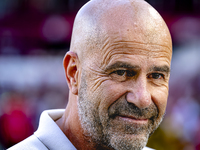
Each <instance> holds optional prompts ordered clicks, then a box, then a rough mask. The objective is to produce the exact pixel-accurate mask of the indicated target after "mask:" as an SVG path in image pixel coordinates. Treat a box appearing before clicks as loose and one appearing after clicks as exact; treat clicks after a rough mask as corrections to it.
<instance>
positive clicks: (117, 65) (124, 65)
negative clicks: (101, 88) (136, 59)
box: [105, 61, 170, 74]
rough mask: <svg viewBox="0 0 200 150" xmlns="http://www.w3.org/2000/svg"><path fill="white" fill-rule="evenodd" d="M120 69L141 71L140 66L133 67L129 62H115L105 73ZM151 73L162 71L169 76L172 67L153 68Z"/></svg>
mask: <svg viewBox="0 0 200 150" xmlns="http://www.w3.org/2000/svg"><path fill="white" fill-rule="evenodd" d="M118 68H127V69H137V70H139V69H140V66H138V65H131V64H129V63H127V62H121V61H117V62H115V63H114V64H112V65H110V66H107V67H106V69H105V71H106V72H107V71H109V70H115V69H118ZM149 71H160V72H165V73H167V74H169V73H170V67H169V66H167V65H164V66H153V67H151V68H150V69H149Z"/></svg>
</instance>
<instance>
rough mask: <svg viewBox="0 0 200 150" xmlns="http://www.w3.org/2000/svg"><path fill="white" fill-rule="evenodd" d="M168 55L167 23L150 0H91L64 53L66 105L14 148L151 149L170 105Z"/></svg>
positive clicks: (46, 116) (78, 18)
mask: <svg viewBox="0 0 200 150" xmlns="http://www.w3.org/2000/svg"><path fill="white" fill-rule="evenodd" d="M171 55H172V42H171V37H170V33H169V31H168V28H167V26H166V24H165V22H164V21H163V19H162V18H161V16H160V15H159V14H158V13H157V12H156V10H155V9H153V8H152V7H151V6H150V5H149V4H147V3H146V2H145V1H143V0H115V1H113V0H92V1H90V2H88V3H87V4H86V5H85V6H83V7H82V8H81V10H80V11H79V12H78V14H77V16H76V19H75V23H74V28H73V34H72V40H71V46H70V51H69V52H67V54H66V56H65V58H64V68H65V73H66V79H67V82H68V86H69V89H70V93H69V102H68V105H67V108H66V109H65V110H51V111H47V112H44V113H43V114H42V116H41V119H40V125H39V129H38V130H37V131H36V132H35V133H34V135H32V136H31V137H29V138H28V139H26V140H25V141H23V142H21V143H19V144H18V145H16V146H14V147H13V148H11V149H10V150H14V149H20V150H21V149H29V150H30V149H31V150H32V149H44V150H46V149H50V150H53V149H55V150H62V149H63V150H64V149H67V150H68V149H78V150H93V149H99V150H106V149H115V150H127V149H133V150H141V149H144V150H147V149H149V148H147V147H145V146H146V144H147V141H148V138H149V136H150V135H151V134H152V133H153V131H154V130H155V129H156V128H157V127H158V126H159V124H160V122H161V121H162V118H163V115H164V113H165V108H166V103H167V97H168V81H169V76H170V75H169V72H170V62H171ZM54 121H55V122H54ZM61 131H62V132H61Z"/></svg>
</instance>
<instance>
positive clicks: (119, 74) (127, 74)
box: [110, 70, 136, 81]
mask: <svg viewBox="0 0 200 150" xmlns="http://www.w3.org/2000/svg"><path fill="white" fill-rule="evenodd" d="M110 75H111V77H112V79H114V80H117V81H126V80H127V79H129V78H132V77H134V76H135V75H136V72H135V71H132V70H116V71H113V72H112V73H111V74H110Z"/></svg>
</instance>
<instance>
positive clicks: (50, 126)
mask: <svg viewBox="0 0 200 150" xmlns="http://www.w3.org/2000/svg"><path fill="white" fill-rule="evenodd" d="M64 111H65V109H55V110H45V111H44V112H43V113H42V114H41V117H40V122H39V127H38V129H37V131H36V132H35V133H34V134H33V135H32V136H30V137H29V138H27V139H25V140H24V141H22V142H20V143H18V144H16V145H15V146H13V147H11V148H9V149H8V150H19V149H20V150H38V149H39V150H48V149H49V150H76V148H75V147H74V145H73V144H72V143H71V142H70V141H69V139H68V138H67V137H66V136H65V134H64V133H63V132H62V131H61V129H60V128H59V127H58V126H57V124H56V123H55V121H56V120H57V119H59V118H60V117H61V116H62V115H63V113H64ZM143 150H153V149H150V148H147V147H145V148H143Z"/></svg>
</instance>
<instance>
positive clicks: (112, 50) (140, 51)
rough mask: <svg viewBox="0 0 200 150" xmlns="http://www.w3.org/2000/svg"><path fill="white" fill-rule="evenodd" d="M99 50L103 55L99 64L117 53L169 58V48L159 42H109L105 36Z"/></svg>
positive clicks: (104, 62)
mask: <svg viewBox="0 0 200 150" xmlns="http://www.w3.org/2000/svg"><path fill="white" fill-rule="evenodd" d="M138 45H139V47H138ZM126 49H128V50H126ZM101 52H102V55H103V58H102V60H103V61H102V62H101V66H104V65H106V64H108V63H109V62H110V60H111V59H112V58H113V57H114V55H117V54H122V55H123V54H129V55H146V56H148V57H154V58H167V59H168V60H170V59H171V55H170V54H171V50H170V49H169V48H168V46H165V45H159V44H146V43H141V42H135V41H118V42H114V43H112V44H110V41H109V38H107V39H106V41H105V43H104V44H103V46H102V49H101ZM161 54H162V55H161Z"/></svg>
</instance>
